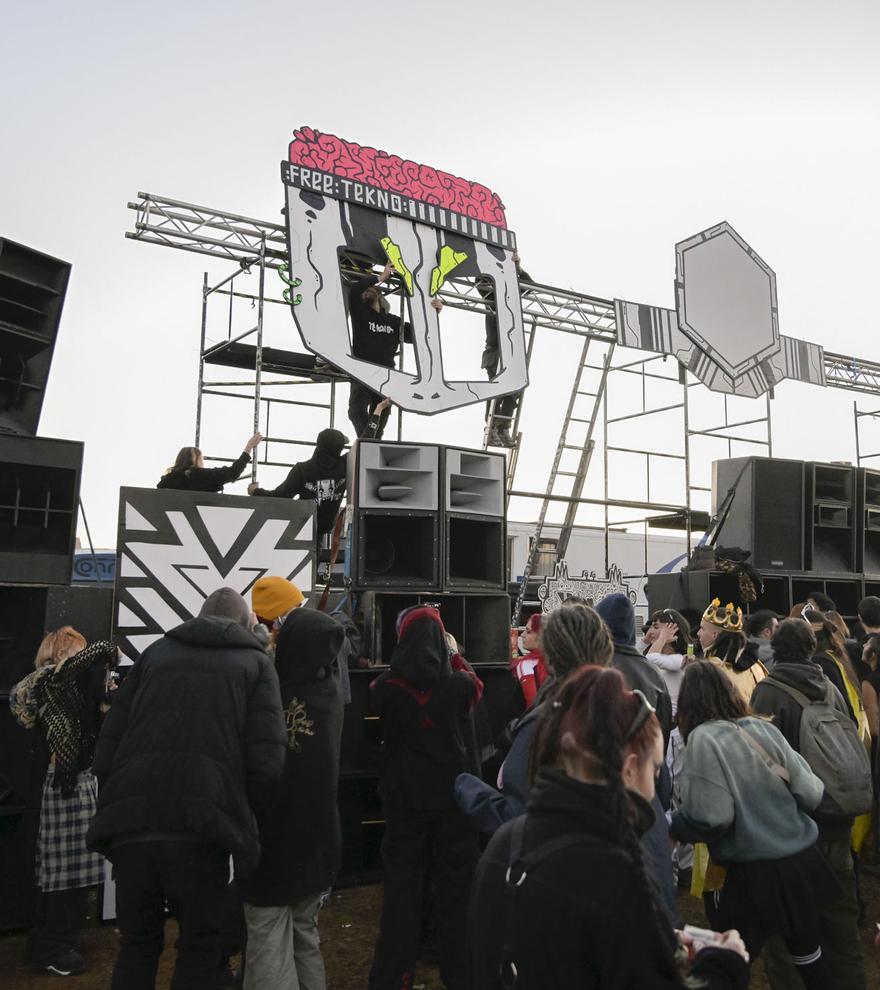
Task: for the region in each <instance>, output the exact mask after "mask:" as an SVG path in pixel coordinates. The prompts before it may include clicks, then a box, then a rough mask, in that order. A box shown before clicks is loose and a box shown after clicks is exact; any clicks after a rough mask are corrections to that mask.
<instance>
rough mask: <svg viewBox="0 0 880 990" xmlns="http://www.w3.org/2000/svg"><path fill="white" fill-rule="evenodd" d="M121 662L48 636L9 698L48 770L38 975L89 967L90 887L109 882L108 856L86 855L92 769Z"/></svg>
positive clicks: (105, 648)
mask: <svg viewBox="0 0 880 990" xmlns="http://www.w3.org/2000/svg"><path fill="white" fill-rule="evenodd" d="M116 658H117V650H116V647H115V646H113V645H112V644H111V643H106V642H98V643H93V644H92V645H91V646H89V647H87V646H86V641H85V639H84V638H83V636H82V635H81V634H80V633H78V632H77V631H76V630H75V629H73V628H72V627H71V626H64V627H63V628H61V629H57V630H55V631H54V632H50V633H48V634H47V635H46V636H45V638H44V639H43V642H42V643H41V644H40V648H39V650H38V651H37V657H36V663H35V667H36V669H35V670H34V671H33V672H32V673H31V674H28V676H27V677H25V678H24V680H22V681H19V683H18V684H16V685H15V686H14V687H13V688H12V691H11V692H10V695H9V704H10V706H11V708H12V714H13V715H14V716H15V718H16V719H17V721H18V722H19V723H20V724H21V725H22V726H24V727H25V728H26V729H36V731H37V736H36V740H35V749H36V750H37V752H38V753H41V754H42V757H43V760H42V762H43V763H46V762H48V765H49V768H48V771H47V773H46V779H45V781H44V784H43V797H42V802H41V805H40V829H39V835H38V839H37V859H36V873H37V886H38V887H39V888H40V897H39V900H38V903H37V913H36V918H35V923H34V928H33V930H32V931H31V935H30V938H29V941H28V949H27V952H28V959H29V962H30V964H31V966H32V968H33V969H34V970H36V971H38V972H49V973H54V974H57V975H59V976H69V975H72V974H76V973H82V972H83V971H84V970H85V968H86V966H85V961H84V960H83V957H82V956H81V955H80V953H79V950H78V948H77V944H78V940H79V934H80V931H81V929H82V925H83V921H84V920H85V914H86V898H87V894H88V888H89V887H91V886H94V885H95V884H98V883H102V882H103V879H104V860H103V858H102V857H101V856H99V855H97V854H96V853H90V852H88V851H87V850H86V830H87V829H88V826H89V822H90V821H91V819H92V817H93V815H94V813H95V805H96V800H97V783H96V781H95V777H94V774H93V773H92V770H91V766H92V758H93V756H94V753H95V740H96V739H97V736H98V729H99V727H100V719H101V705H102V702H103V701H104V700H105V699H106V692H105V687H106V683H107V681H106V674H107V671H108V670H109V669H110V668H111V667H113V666H115V664H116Z"/></svg>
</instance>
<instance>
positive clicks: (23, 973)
mask: <svg viewBox="0 0 880 990" xmlns="http://www.w3.org/2000/svg"><path fill="white" fill-rule="evenodd" d="M863 894H864V897H865V900H866V902H867V905H868V911H867V922H866V925H865V927H864V928H863V930H862V938H863V941H864V945H865V956H866V959H867V986H868V987H878V986H880V965H878V962H880V950H877V949H875V948H874V946H873V928H874V922H875V921H876V920H878V919H880V880H878V879H877V877H874V876H867V877H865V878H864V880H863ZM381 904H382V888H381V886H380V885H372V886H366V887H351V888H348V889H345V890H341V891H338V892H337V893H335V894H334V895H333V898H332V900H331V903H330V904H329V905H328V906H327V907H326V908H325V909H324V911H323V912H322V913H321V940H322V946H323V952H324V960H325V963H326V966H327V985H328V990H364V988H365V987H366V977H367V972H368V970H369V967H370V960H371V959H372V954H373V942H374V940H375V938H376V926H377V921H378V917H379V911H380V908H381ZM681 909H682V913H683V915H684V917H685V920H686V921H687V922H689V923H690V924H694V925H705V923H706V922H705V917H704V915H703V909H702V904H701V903H700V902H698V901H696V900H694V899H693V898H691V897H688V896H686V895H683V896H682V899H681ZM175 935H176V932H175V925H174V922H169V923H168V927H167V930H166V944H167V946H168V948H166V950H165V952H164V954H163V956H162V960H161V963H160V969H159V979H158V981H157V984H156V985H157V988H158V990H167V988H168V986H169V983H170V979H171V970H172V967H173V965H174V948H173V946H174V939H175ZM117 942H118V935H117V934H116V931H115V930H114V928H113V927H112V925H95V924H93V923H90V924H89V925H88V926H87V927H86V931H85V936H84V939H83V950H84V954H85V956H86V959H87V961H88V963H89V970H88V972H86V973H84V974H83V975H82V976H78V977H72V978H70V979H69V980H68V981H66V982H67V984H68V985H70V987H71V988H72V990H103V988H106V987H108V986H109V985H110V972H111V970H112V968H113V961H114V959H115V958H116V947H117ZM23 952H24V936H23V935H6V936H0V986H2V987H3V988H4V990H49V988H50V987H52V988H55V990H57V988H58V987H59V985H60V983H61V981H60V980H59V978H58V977H54V976H42V975H36V974H33V973H30V972H29V971H28V970H27V968H26V967H25V966H24V965H23V963H22V954H23ZM416 986H417V987H421V988H423V990H442V984H441V983H440V980H439V977H438V976H437V971H436V970H435V969H433V968H431V967H427V966H426V967H423V968H422V969H421V970H420V971H419V972H418V974H417V977H416ZM751 987H753V988H755V990H758V988H766V987H768V984H767V982H766V980H765V979H764V974H763V969H762V967H761V963H760V961H758V962H757V963H756V964H755V965H754V966H753V968H752V982H751Z"/></svg>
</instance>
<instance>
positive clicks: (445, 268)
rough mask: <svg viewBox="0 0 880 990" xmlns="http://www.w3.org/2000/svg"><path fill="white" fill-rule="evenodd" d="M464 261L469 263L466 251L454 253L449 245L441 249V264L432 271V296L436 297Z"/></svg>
mask: <svg viewBox="0 0 880 990" xmlns="http://www.w3.org/2000/svg"><path fill="white" fill-rule="evenodd" d="M464 261H467V254H465V252H464V251H453V250H452V248H451V247H450V246H449V245H448V244H444V245H443V247H441V248H440V259H439V262H440V263H439V264H438V265H437V267H436V268H434V269H433V270H432V271H431V295H432V296H436V295H437V293H438V292H439V291H440V289H441V288H442V287H443V283H444V282H445V281H446V276H447V275H448V274H449V273H450V272H451V271H452V270H453V269H455V268H458V266H459V265H460V264H461V263H462V262H464Z"/></svg>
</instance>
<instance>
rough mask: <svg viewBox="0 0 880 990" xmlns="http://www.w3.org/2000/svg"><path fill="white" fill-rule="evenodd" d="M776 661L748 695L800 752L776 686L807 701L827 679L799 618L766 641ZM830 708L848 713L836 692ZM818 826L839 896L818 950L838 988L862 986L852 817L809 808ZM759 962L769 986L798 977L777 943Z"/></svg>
mask: <svg viewBox="0 0 880 990" xmlns="http://www.w3.org/2000/svg"><path fill="white" fill-rule="evenodd" d="M771 646H772V647H773V655H774V657H775V658H776V663H775V664H774V666H773V670H772V671H771V672H770V674H769V675H768V676H767V677H765V678H764V680H762V681H761V682H760V683H759V684H758V685H757V686H756V687H755V690H754V693H753V694H752V711H753V712H754V713H755V714H756V715H769V716H772V717H773V724H774V725H775V726H776V728H777V729H779V731H780V732H781V733H782V734H783V736H785V739H786V741H787V742H788V744H789V745H790V746H791V747H792V749H794V750H796V751H797V752H800V734H801V715H802V713H803V708H802V707H801V705H800V704H799V703H798V702H797V701H796V700H795V699H794V698H793V697H791V695H789V694H787V693H786V692H785V691H784V690H782V689H780V687H778V686H777V685H778V684H784V685H787V686H788V687H791V688H794V689H795V690H797V691H800V692H801V693H802V694H803V695H805V696H806V697H807V698H808V699H809V700H810V701H819V700H822V699H824V698H825V697H826V694H827V691H828V685H829V683H830V682H829V680H828V678H827V677H826V676H825V674H823V672H822V668H821V667H820V666H819V665H818V664H817V663H815V662H814V661H813V659H811V658H812V657H813V655H814V654H815V652H816V637H815V636H814V634H813V631H812V629H811V628H810V625H809V623H808V622H806V621H805V620H804V619H785V620H784V621H783V622H781V623H780V624H779V628H778V629H777V630H776V633H775V635H774V636H773V639H772V640H771ZM832 695H833V701H834V705H835V707H836V708H837V709H838V710H839V711H841V712H844V713H845V714H847V715H849V714H850V712H849V708H848V706H847V704H846V702H845V701H844V699H843V698H842V697H841V695H840V692H839V691H837V690H834V691H833V692H832ZM812 817H813V818H814V819H815V821H816V824H817V825H818V826H819V838H818V841H817V843H816V844H817V846H818V847H819V850H820V852H821V853H822V854H823V855H824V856H825V859H826V860H827V862H828V865H829V866H830V867H831V869H832V870H833V871H834V874H835V876H836V877H837V879H838V881H839V882H840V886H841V888H842V890H843V896H842V897H841V898H840V899H839V900H837V901H835V902H834V903H833V904H830V905H827V906H825V907H824V909H823V910H822V932H821V936H822V937H821V945H822V955H823V956H824V957H825V959H826V961H827V963H828V967H829V969H830V970H831V972H832V974H833V975H834V978H835V984H834V985H835V987H837V988H838V990H864V988H865V971H864V966H865V964H864V955H863V952H862V945H861V941H860V939H859V930H858V923H857V921H858V913H859V909H858V903H857V900H856V887H855V875H854V873H853V861H852V855H851V853H850V832H851V830H852V825H853V819H852V817H849V816H848V817H829V816H821V815H820V814H816V813H814V814H813V816H812ZM764 962H765V966H766V968H767V970H768V972H769V974H770V978H771V981H772V984H773V987H774V988H784V990H788V988H794V987H797V986H798V978H797V976H796V974H795V973H794V972H793V969H794V967H792V966H791V964H790V963H789V962H788V960H787V959H786V958H785V952H784V951H783V950H782V947H781V946H779V945H778V944H776V943H775V942H773V943H772V944H771V943H768V946H767V948H765V950H764Z"/></svg>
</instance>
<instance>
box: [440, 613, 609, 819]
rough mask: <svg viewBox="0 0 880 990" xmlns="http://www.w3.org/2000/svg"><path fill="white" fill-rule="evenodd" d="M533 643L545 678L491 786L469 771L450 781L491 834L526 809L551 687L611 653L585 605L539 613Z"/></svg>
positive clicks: (461, 801)
mask: <svg viewBox="0 0 880 990" xmlns="http://www.w3.org/2000/svg"><path fill="white" fill-rule="evenodd" d="M538 643H539V646H540V649H541V650H542V652H543V655H544V658H545V661H546V664H547V671H548V677H547V679H546V680H545V681H544V683H543V684H542V686H541V689H540V691H539V692H538V694H537V696H536V699H535V702H534V703H533V704H532V705H531V707H530V708H529V709H528V710H527V711H526V713H525V714H524V715H523V716H522V718H520V719H519V720H518V721H517V722H516V724H515V725H514V727H513V729H512V731H511V745H510V750H509V751H508V754H507V758H506V759H505V760H504V763H502V765H501V770H500V772H499V774H498V780H497V784H498V786H497V788H496V787H492V786H491V785H489V784H487V783H486V782H485V781H483V780H480V778H479V777H476V776H474V774H471V773H463V774H460V775H459V777H458V778H457V779H456V781H455V796H456V801H457V802H458V806H459V807H460V808H461V809H462V810H463V811H464V812H465V813H466V814H468V815H469V816H470V818H471V819H472V820H473V821H474V823H475V824H476V825H477V826H478V828H479V829H480V831H481V832H482V833H483V834H484V835H492V834H493V833H494V832H495V831H496V830H497V829H498V828H500V827H501V826H502V825H503V824H504V823H505V822H509V821H510V820H511V818H516V816H517V815H521V814H523V813H524V812H525V810H526V799H527V797H528V793H529V757H530V754H531V751H532V742H533V740H534V737H535V732H536V730H537V728H538V723H539V721H540V718H541V715H542V714H543V713H544V711H545V709H546V705H547V699H548V698H550V700H552V694H553V691H554V690H555V687H556V686H557V685H558V684H561V683H562V681H564V680H565V678H566V677H567V676H568V674H570V673H571V672H572V671H573V670H576V669H577V668H578V667H580V666H582V665H583V664H585V663H596V664H603V665H604V664H607V663H608V662H609V661H610V660H611V656H612V654H613V652H614V645H613V643H612V641H611V637H610V636H609V634H608V629H607V627H606V625H605V623H604V622H603V621H602V619H601V618H600V617H599V615H598V613H597V612H596V611H595V610H594V609H592V608H590V607H589V606H588V605H567V606H566V607H564V608H558V609H556V610H555V611H553V612H550V613H549V614H548V615H545V616H544V617H543V620H542V622H541V625H540V632H539V638H538Z"/></svg>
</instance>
